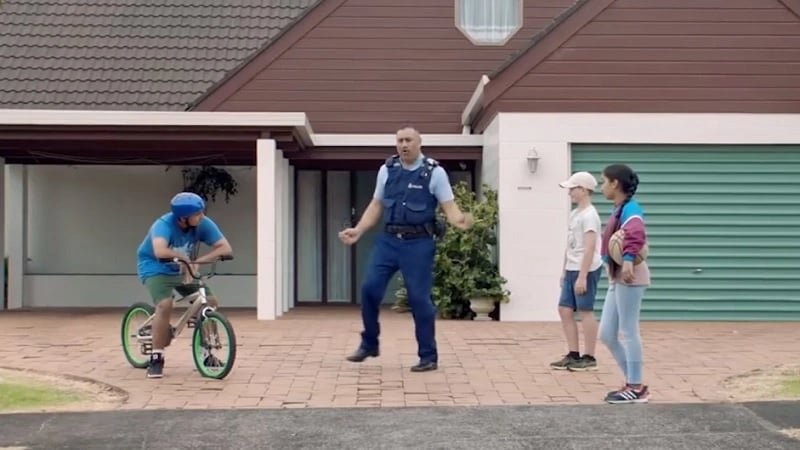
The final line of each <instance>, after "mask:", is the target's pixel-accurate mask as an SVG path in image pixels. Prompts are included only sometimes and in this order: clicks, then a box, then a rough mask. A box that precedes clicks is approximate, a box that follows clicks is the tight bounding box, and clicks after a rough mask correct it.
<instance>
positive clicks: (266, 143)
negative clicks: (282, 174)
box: [256, 139, 276, 320]
mask: <svg viewBox="0 0 800 450" xmlns="http://www.w3.org/2000/svg"><path fill="white" fill-rule="evenodd" d="M275 153H276V148H275V141H274V140H273V139H259V140H257V141H256V192H257V194H256V227H257V228H256V230H257V231H256V236H257V237H256V245H257V252H256V255H257V257H258V262H257V263H256V271H257V275H256V294H257V295H258V299H257V301H256V305H257V306H256V315H257V317H258V320H274V319H275V310H276V302H275V273H276V270H275V263H276V257H275V256H276V255H275V211H276V210H275V199H276V195H275V185H276V183H275V174H276V167H275Z"/></svg>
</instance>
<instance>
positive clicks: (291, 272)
mask: <svg viewBox="0 0 800 450" xmlns="http://www.w3.org/2000/svg"><path fill="white" fill-rule="evenodd" d="M294 177H295V173H294V166H291V165H290V166H289V259H288V263H289V270H288V272H289V308H290V309H291V308H294V306H295V304H294V297H295V291H294V288H295V286H294V277H295V276H296V275H295V273H294V265H295V258H296V255H295V254H294V240H295V238H296V236H295V229H294V227H295V221H294V215H295V214H294V210H295V207H296V206H295V202H294V199H295V191H294Z"/></svg>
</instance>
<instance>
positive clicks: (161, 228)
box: [136, 212, 223, 281]
mask: <svg viewBox="0 0 800 450" xmlns="http://www.w3.org/2000/svg"><path fill="white" fill-rule="evenodd" d="M156 237H160V238H164V239H165V240H166V241H167V244H168V245H169V248H170V249H172V250H173V251H175V252H177V253H180V254H183V255H186V256H187V257H188V256H191V254H192V252H193V251H194V248H195V245H197V242H203V243H204V244H206V245H208V246H212V245H214V244H215V243H216V242H217V241H219V240H220V239H222V238H223V235H222V232H221V231H220V229H219V227H218V226H217V224H216V223H214V221H213V220H211V219H209V218H208V217H203V220H201V221H200V224H199V225H198V226H197V228H194V229H189V230H187V231H183V230H181V229H180V227H179V226H178V224H177V222H176V221H175V218H174V217H173V215H172V213H171V212H170V213H166V214H164V215H163V216H161V217H159V218H158V219H156V221H155V222H153V225H152V226H151V227H150V230H149V231H148V232H147V235H146V236H145V237H144V240H143V241H142V243H141V244H140V245H139V249H138V251H137V252H136V257H137V260H138V273H139V279H140V280H142V281H144V280H145V279H146V278H149V277H152V276H153V275H178V274H180V267H179V266H178V265H177V264H174V263H162V262H159V261H158V258H156V256H155V253H154V252H153V238H156Z"/></svg>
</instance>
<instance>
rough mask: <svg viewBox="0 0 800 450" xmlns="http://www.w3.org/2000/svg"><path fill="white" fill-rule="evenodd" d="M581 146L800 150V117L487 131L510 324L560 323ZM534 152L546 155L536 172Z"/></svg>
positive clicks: (588, 122)
mask: <svg viewBox="0 0 800 450" xmlns="http://www.w3.org/2000/svg"><path fill="white" fill-rule="evenodd" d="M494 130H499V133H498V136H497V137H495V131H494ZM581 143H599V144H602V143H618V144H798V143H800V114H608V113H605V114H604V113H597V114H590V113H558V114H553V113H501V114H499V115H498V116H497V117H496V118H495V120H494V121H493V122H492V124H491V125H490V127H489V129H488V130H487V133H486V140H485V143H484V146H485V147H484V156H485V157H487V159H489V161H484V164H485V165H486V166H491V164H492V158H493V155H494V154H495V153H496V154H498V157H497V160H498V171H497V179H498V185H499V189H498V195H499V199H500V218H499V221H500V223H499V235H500V238H499V245H498V247H499V248H498V252H499V260H500V271H501V273H502V274H503V276H505V277H506V278H507V279H508V285H507V287H508V289H509V290H510V291H511V302H510V303H508V304H505V305H502V310H501V311H502V312H501V314H500V316H501V320H503V321H557V320H558V313H557V304H558V295H559V290H560V289H559V286H558V281H559V276H560V271H561V266H562V263H563V255H564V246H565V244H566V231H565V230H566V228H567V217H568V214H569V210H570V202H569V199H568V197H567V192H566V191H565V190H563V189H561V188H560V187H559V186H558V183H559V182H560V181H563V180H565V179H566V178H567V177H569V175H570V173H571V155H570V146H571V145H572V144H581ZM495 147H499V148H498V149H497V150H495ZM531 148H535V149H536V151H537V152H538V154H539V156H540V157H541V159H540V161H539V167H538V170H537V171H536V173H533V174H532V173H530V172H529V171H528V168H527V161H526V156H527V153H528V151H529V150H530V149H531ZM484 178H486V179H488V180H491V179H492V175H491V174H490V175H488V176H487V175H485V176H484Z"/></svg>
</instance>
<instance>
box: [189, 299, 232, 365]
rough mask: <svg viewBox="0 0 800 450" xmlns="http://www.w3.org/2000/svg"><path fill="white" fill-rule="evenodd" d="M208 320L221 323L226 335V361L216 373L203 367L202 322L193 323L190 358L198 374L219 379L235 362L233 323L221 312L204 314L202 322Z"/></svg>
mask: <svg viewBox="0 0 800 450" xmlns="http://www.w3.org/2000/svg"><path fill="white" fill-rule="evenodd" d="M208 320H213V321H215V322H217V324H218V325H221V326H222V329H223V330H225V334H226V335H227V336H228V347H229V348H228V358H227V361H225V365H224V366H223V368H222V370H221V371H219V372H218V373H212V372H209V371H208V369H207V368H206V367H205V365H204V360H203V335H202V333H203V331H202V329H203V323H198V324H197V325H195V329H194V334H193V335H192V359H193V360H194V365H195V367H196V368H197V371H198V372H200V375H202V376H203V377H206V378H214V379H217V380H221V379H223V378H225V377H227V376H228V374H229V373H230V372H231V370H232V369H233V365H234V363H235V362H236V334H235V333H234V331H233V325H231V323H230V321H229V320H228V318H227V317H225V316H224V315H223V314H222V313H220V312H217V311H211V312H209V313H207V314H206V318H205V319H203V322H205V321H208Z"/></svg>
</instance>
